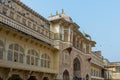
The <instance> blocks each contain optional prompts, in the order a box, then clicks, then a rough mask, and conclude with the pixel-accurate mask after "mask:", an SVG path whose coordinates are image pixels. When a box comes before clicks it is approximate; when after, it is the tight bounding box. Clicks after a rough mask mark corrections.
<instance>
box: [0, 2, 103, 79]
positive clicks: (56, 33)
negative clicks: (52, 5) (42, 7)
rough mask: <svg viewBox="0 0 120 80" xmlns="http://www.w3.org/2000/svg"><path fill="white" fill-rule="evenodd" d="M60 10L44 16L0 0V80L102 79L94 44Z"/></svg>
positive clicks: (22, 4) (101, 68) (100, 64)
mask: <svg viewBox="0 0 120 80" xmlns="http://www.w3.org/2000/svg"><path fill="white" fill-rule="evenodd" d="M79 28H80V26H79V25H78V24H76V23H75V22H73V20H72V18H71V17H69V16H68V15H66V14H65V13H64V11H63V10H62V12H61V13H58V12H56V15H50V16H49V18H48V19H46V18H44V17H43V16H41V15H40V14H38V13H37V12H35V11H34V10H32V9H31V8H29V7H28V6H26V5H25V4H24V3H22V2H20V1H19V0H0V80H103V79H104V65H103V58H102V56H101V55H98V53H99V52H97V53H96V52H93V51H92V47H94V45H95V44H96V42H95V41H92V40H91V37H90V36H89V35H88V34H86V33H82V32H81V31H79Z"/></svg>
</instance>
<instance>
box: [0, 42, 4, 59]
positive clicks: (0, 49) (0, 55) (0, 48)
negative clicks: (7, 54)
mask: <svg viewBox="0 0 120 80" xmlns="http://www.w3.org/2000/svg"><path fill="white" fill-rule="evenodd" d="M3 52H4V44H3V42H2V41H1V40H0V59H3Z"/></svg>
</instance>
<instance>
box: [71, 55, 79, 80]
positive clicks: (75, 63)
mask: <svg viewBox="0 0 120 80" xmlns="http://www.w3.org/2000/svg"><path fill="white" fill-rule="evenodd" d="M73 74H74V78H80V77H81V63H80V60H79V59H78V58H77V57H76V58H75V59H74V60H73Z"/></svg>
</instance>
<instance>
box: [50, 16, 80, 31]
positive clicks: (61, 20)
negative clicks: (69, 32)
mask: <svg viewBox="0 0 120 80" xmlns="http://www.w3.org/2000/svg"><path fill="white" fill-rule="evenodd" d="M48 21H49V22H50V23H57V22H59V23H61V24H68V25H71V26H73V29H79V28H80V27H79V25H77V24H76V23H74V22H70V21H67V20H65V19H64V18H62V17H58V18H48Z"/></svg>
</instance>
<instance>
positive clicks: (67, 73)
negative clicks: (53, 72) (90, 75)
mask: <svg viewBox="0 0 120 80" xmlns="http://www.w3.org/2000/svg"><path fill="white" fill-rule="evenodd" d="M63 80H70V78H69V72H68V71H67V70H65V71H64V72H63Z"/></svg>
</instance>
